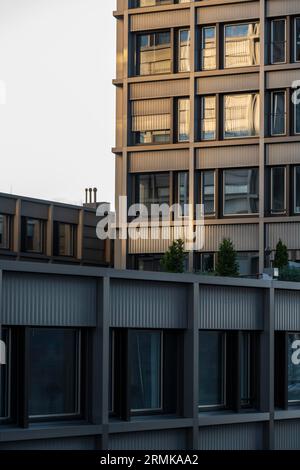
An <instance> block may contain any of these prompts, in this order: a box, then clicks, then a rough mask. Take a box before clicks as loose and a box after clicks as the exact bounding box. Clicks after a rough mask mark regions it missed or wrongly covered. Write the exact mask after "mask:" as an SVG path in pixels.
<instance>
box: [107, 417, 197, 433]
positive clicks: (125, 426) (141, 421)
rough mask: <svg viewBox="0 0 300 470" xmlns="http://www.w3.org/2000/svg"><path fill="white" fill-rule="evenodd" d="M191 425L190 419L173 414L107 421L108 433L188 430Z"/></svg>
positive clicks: (191, 420) (113, 418)
mask: <svg viewBox="0 0 300 470" xmlns="http://www.w3.org/2000/svg"><path fill="white" fill-rule="evenodd" d="M192 425H193V419H192V418H182V417H179V416H178V415H173V414H171V415H170V414H168V415H166V414H159V415H153V416H149V415H148V416H133V417H131V419H130V421H123V420H121V419H120V418H115V417H112V418H110V421H109V432H126V431H129V430H130V431H147V430H159V429H169V428H170V427H171V428H188V427H191V426H192Z"/></svg>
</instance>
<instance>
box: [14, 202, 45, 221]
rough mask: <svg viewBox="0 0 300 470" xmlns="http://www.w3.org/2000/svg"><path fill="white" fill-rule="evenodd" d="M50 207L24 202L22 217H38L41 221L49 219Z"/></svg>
mask: <svg viewBox="0 0 300 470" xmlns="http://www.w3.org/2000/svg"><path fill="white" fill-rule="evenodd" d="M48 210H49V205H46V204H41V203H39V202H31V201H22V204H21V215H22V216H24V217H38V218H40V219H47V218H48Z"/></svg>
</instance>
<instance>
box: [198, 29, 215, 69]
mask: <svg viewBox="0 0 300 470" xmlns="http://www.w3.org/2000/svg"><path fill="white" fill-rule="evenodd" d="M212 28H213V29H214V31H215V48H212V49H214V50H215V62H216V66H215V67H213V68H208V69H207V68H204V66H203V63H204V60H203V51H205V50H206V49H205V48H204V47H203V45H204V31H205V30H206V29H212ZM217 55H218V38H217V26H216V25H215V24H212V25H205V26H203V27H202V28H201V48H200V69H201V71H203V72H207V71H210V70H217V69H218V64H217V60H218V57H217Z"/></svg>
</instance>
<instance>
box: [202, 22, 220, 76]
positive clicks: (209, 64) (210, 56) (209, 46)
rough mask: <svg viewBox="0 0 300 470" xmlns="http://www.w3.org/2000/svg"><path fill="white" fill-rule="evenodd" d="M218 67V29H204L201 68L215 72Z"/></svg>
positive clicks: (212, 27)
mask: <svg viewBox="0 0 300 470" xmlns="http://www.w3.org/2000/svg"><path fill="white" fill-rule="evenodd" d="M216 67H217V42H216V27H215V26H209V27H207V28H203V29H202V47H201V68H202V70H214V69H216Z"/></svg>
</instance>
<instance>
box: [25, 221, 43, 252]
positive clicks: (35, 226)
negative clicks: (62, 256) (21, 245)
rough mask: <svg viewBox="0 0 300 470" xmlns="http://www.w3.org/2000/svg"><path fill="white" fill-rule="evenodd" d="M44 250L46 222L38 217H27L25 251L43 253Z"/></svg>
mask: <svg viewBox="0 0 300 470" xmlns="http://www.w3.org/2000/svg"><path fill="white" fill-rule="evenodd" d="M43 250H44V222H43V221H42V220H38V219H26V222H25V251H30V252H34V253H42V252H43Z"/></svg>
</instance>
